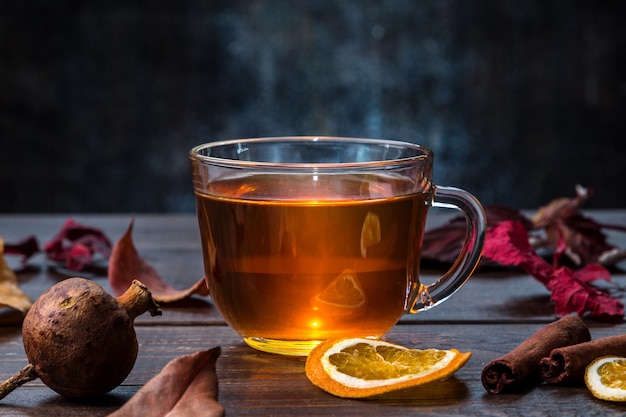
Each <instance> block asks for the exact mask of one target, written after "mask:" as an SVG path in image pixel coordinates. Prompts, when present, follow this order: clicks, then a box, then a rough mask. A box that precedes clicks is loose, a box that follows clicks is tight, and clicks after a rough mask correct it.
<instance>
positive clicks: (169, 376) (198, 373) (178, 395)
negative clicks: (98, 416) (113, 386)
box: [109, 347, 224, 417]
mask: <svg viewBox="0 0 626 417" xmlns="http://www.w3.org/2000/svg"><path fill="white" fill-rule="evenodd" d="M219 355H220V348H219V347H215V348H213V349H209V350H205V351H200V352H196V353H193V354H190V355H185V356H181V357H178V358H176V359H174V360H172V361H171V362H169V363H168V364H167V365H165V367H164V368H163V369H162V370H161V371H160V372H159V373H158V374H157V375H156V376H154V377H153V378H152V379H151V380H150V381H148V382H147V383H146V384H145V385H144V386H143V387H141V389H140V390H139V391H137V393H135V395H133V396H132V397H131V399H130V400H128V402H127V403H126V404H124V405H123V406H122V407H121V408H120V409H119V410H117V411H116V412H114V413H112V414H109V417H139V416H151V417H165V416H167V417H200V416H202V417H220V416H223V415H224V408H223V407H222V406H221V405H220V404H219V403H218V402H217V394H218V393H217V386H218V384H217V375H216V372H215V364H216V362H217V359H218V357H219Z"/></svg>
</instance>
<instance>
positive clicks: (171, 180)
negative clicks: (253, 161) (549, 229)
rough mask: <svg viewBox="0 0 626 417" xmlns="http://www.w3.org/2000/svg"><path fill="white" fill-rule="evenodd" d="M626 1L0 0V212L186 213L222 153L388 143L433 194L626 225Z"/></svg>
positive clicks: (192, 207)
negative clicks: (199, 149)
mask: <svg viewBox="0 0 626 417" xmlns="http://www.w3.org/2000/svg"><path fill="white" fill-rule="evenodd" d="M625 4H626V2H623V1H619V0H615V1H601V0H596V1H593V0H589V1H564V0H556V1H543V0H537V1H524V0H503V1H497V0H483V1H478V0H456V1H443V0H436V1H435V0H417V1H414V0H387V1H384V0H382V1H364V0H346V1H340V0H335V1H333V0H317V1H278V0H271V1H270V0H266V1H263V0H258V1H235V0H221V1H220V0H209V1H205V0H202V1H201V0H192V1H179V2H176V1H167V0H163V1H158V0H157V1H118V0H111V1H89V0H85V1H68V0H60V1H13V0H0V187H1V191H0V212H131V211H132V212H191V211H193V210H194V206H193V204H194V202H193V197H192V190H191V178H190V173H189V162H188V159H187V151H188V150H189V149H190V148H191V147H192V146H194V145H196V144H199V143H202V142H207V141H211V140H217V139H227V138H237V137H256V136H274V135H294V134H295V135H343V136H361V137H383V138H391V139H402V140H408V141H412V142H418V143H422V144H424V145H427V146H429V147H431V148H432V149H433V150H434V151H435V154H436V163H435V180H436V182H437V183H439V184H442V185H456V186H459V187H463V188H466V189H467V190H469V191H471V192H473V193H474V194H476V195H477V196H478V197H479V198H480V199H481V200H482V201H483V202H484V203H485V204H492V203H498V204H507V205H510V206H513V207H516V208H536V207H538V206H539V205H543V204H545V203H547V202H548V201H550V200H551V199H553V198H556V197H561V196H572V195H574V186H575V184H577V183H580V184H583V185H584V186H587V187H589V188H592V189H593V190H594V191H595V194H594V196H593V197H592V199H591V201H590V202H589V204H588V205H587V207H599V208H612V207H626V192H625V191H624V186H623V185H622V184H623V181H624V178H626V160H625V159H624V156H625V154H624V148H625V144H624V142H625V141H624V139H625V133H626V120H625V119H626V118H625V115H626V114H625V110H626V77H625V74H626V13H625V10H626V7H625V6H624V5H625Z"/></svg>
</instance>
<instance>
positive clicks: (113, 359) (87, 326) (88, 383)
mask: <svg viewBox="0 0 626 417" xmlns="http://www.w3.org/2000/svg"><path fill="white" fill-rule="evenodd" d="M146 311H149V312H150V313H151V315H153V316H154V315H159V314H161V311H160V310H159V308H158V306H157V304H156V303H155V302H154V300H153V299H152V295H151V294H150V291H148V288H147V287H146V286H145V285H143V284H142V283H141V282H139V281H133V283H132V285H131V286H130V287H129V289H128V290H127V291H126V292H125V293H124V294H122V295H121V296H119V297H117V298H114V297H113V296H111V295H110V294H108V293H107V292H106V291H105V290H104V289H103V288H102V287H100V286H99V285H98V284H96V283H94V282H93V281H89V280H87V279H83V278H69V279H66V280H64V281H61V282H60V283H58V284H56V285H54V286H53V287H52V288H50V289H49V290H48V291H46V292H45V293H44V294H42V295H41V297H39V299H37V301H35V303H34V304H33V306H32V307H31V309H30V310H29V311H28V313H27V314H26V317H25V318H24V323H23V325H22V338H23V341H24V349H25V351H26V356H27V358H28V361H29V364H28V365H27V366H26V367H25V368H23V369H22V370H21V371H20V372H18V373H17V374H16V375H14V376H13V377H11V378H10V379H8V380H7V381H5V382H4V383H3V384H2V385H0V398H3V397H4V396H5V395H7V394H8V393H10V392H11V391H13V390H14V389H15V388H17V387H19V386H20V385H22V384H24V383H25V382H28V381H30V380H33V379H35V378H40V379H41V381H42V382H43V383H45V384H46V385H47V386H48V387H50V388H51V389H53V390H54V391H56V392H57V393H59V394H61V395H63V396H65V397H69V398H85V397H92V396H96V395H100V394H104V393H106V392H109V391H110V390H112V389H113V388H115V387H117V386H118V385H119V384H121V383H122V381H124V379H126V377H127V376H128V374H129V373H130V371H131V369H132V368H133V365H134V364H135V359H136V358H137V351H138V343H137V337H136V334H135V329H134V327H133V321H134V320H135V318H136V317H137V316H139V315H140V314H143V313H145V312H146Z"/></svg>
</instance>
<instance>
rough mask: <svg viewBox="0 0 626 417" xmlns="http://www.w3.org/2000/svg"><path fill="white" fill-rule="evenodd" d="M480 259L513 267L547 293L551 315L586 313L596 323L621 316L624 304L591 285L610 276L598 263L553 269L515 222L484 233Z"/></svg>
mask: <svg viewBox="0 0 626 417" xmlns="http://www.w3.org/2000/svg"><path fill="white" fill-rule="evenodd" d="M483 256H484V257H486V258H488V259H490V260H491V261H493V262H496V263H499V264H501V265H510V266H517V267H520V268H522V269H523V270H525V271H526V272H527V273H528V274H530V275H532V276H533V277H535V278H536V279H537V280H538V281H539V282H541V283H542V284H544V285H545V286H546V288H547V289H548V290H550V291H551V293H552V296H551V300H552V301H554V303H555V313H556V314H558V315H567V314H570V313H578V314H579V315H580V316H582V315H583V314H585V313H587V312H588V313H589V314H590V315H591V317H592V318H594V319H596V320H600V321H616V320H620V319H622V318H623V316H624V305H623V303H622V302H621V301H619V300H617V299H615V298H613V297H611V296H610V295H609V294H608V293H606V292H604V291H602V290H601V289H599V288H597V287H595V286H593V285H592V283H593V282H594V281H597V280H599V279H602V280H605V281H610V279H611V277H610V273H609V272H608V271H607V270H606V269H605V268H604V267H602V266H600V265H598V264H590V265H587V266H586V267H585V268H582V269H580V270H577V271H573V270H572V269H570V268H567V267H560V268H555V267H553V266H552V265H551V264H550V263H549V262H547V261H546V260H544V259H543V258H542V257H540V256H539V255H537V253H536V252H535V250H534V249H533V248H532V246H530V244H529V242H528V232H527V231H526V228H525V227H524V226H523V225H522V224H521V223H519V222H515V221H504V222H501V223H499V224H498V225H496V226H494V227H492V228H490V229H489V230H488V231H487V235H486V238H485V244H484V247H483Z"/></svg>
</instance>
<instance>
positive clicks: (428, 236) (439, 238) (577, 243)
mask: <svg viewBox="0 0 626 417" xmlns="http://www.w3.org/2000/svg"><path fill="white" fill-rule="evenodd" d="M591 195H592V192H591V191H590V190H589V189H586V188H584V187H582V186H577V187H576V196H575V197H572V198H557V199H555V200H553V201H552V202H550V203H549V204H547V205H546V206H543V207H540V208H539V209H538V210H537V212H536V213H535V215H534V216H533V217H532V218H530V219H529V218H527V217H526V216H525V215H524V214H522V213H521V212H519V211H517V210H515V209H512V208H509V207H506V206H485V213H486V215H487V224H488V225H489V227H494V226H496V225H498V224H499V223H500V222H502V221H506V220H514V221H519V222H521V223H522V224H523V225H524V227H525V228H526V230H528V231H529V232H531V234H530V236H529V240H530V242H531V244H532V246H533V248H535V250H539V249H541V250H543V251H545V252H547V253H550V254H551V255H552V260H553V264H554V265H570V266H574V267H576V268H580V267H583V266H585V265H588V264H592V263H599V264H601V265H604V266H607V267H609V266H614V265H616V264H617V263H619V262H621V261H623V260H625V259H626V250H624V249H622V248H619V247H616V246H614V245H612V244H611V243H609V242H608V239H607V235H606V234H605V233H604V231H605V230H614V231H621V232H626V226H624V225H614V224H603V223H599V222H597V221H595V220H593V219H592V218H590V217H588V216H585V215H584V214H583V213H582V212H581V211H580V208H581V207H582V206H583V205H584V203H585V202H586V201H587V200H588V199H589V198H590V197H591ZM465 234H466V225H465V219H464V218H463V217H455V218H453V219H452V220H450V221H449V222H448V223H447V224H444V225H442V226H440V227H437V228H433V229H431V230H427V231H426V233H425V234H424V241H423V245H422V256H423V258H424V259H431V260H435V261H438V262H443V263H452V262H454V261H455V260H456V257H457V256H458V254H459V252H460V250H461V246H462V245H463V242H464V240H465Z"/></svg>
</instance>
